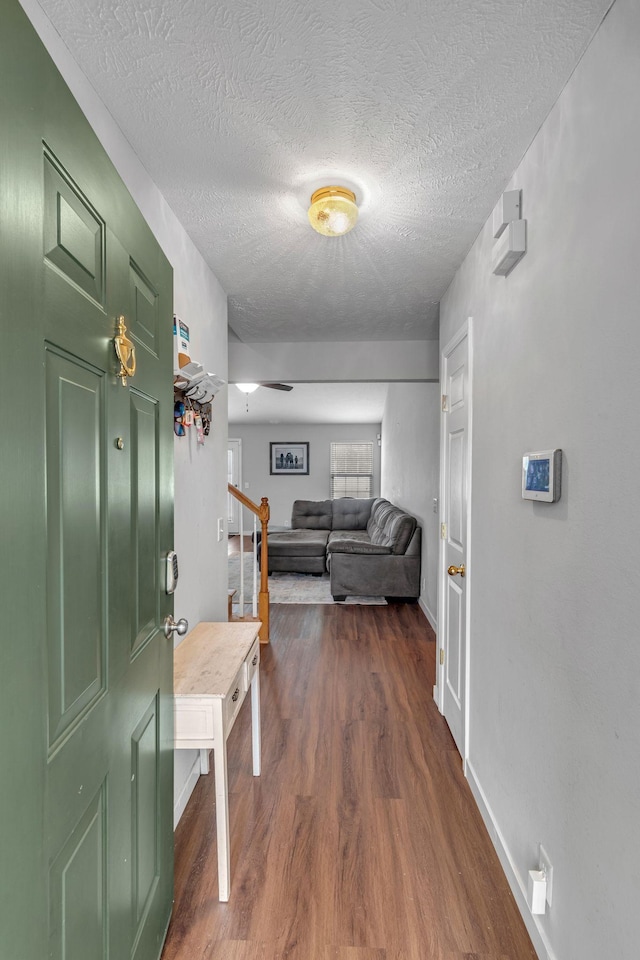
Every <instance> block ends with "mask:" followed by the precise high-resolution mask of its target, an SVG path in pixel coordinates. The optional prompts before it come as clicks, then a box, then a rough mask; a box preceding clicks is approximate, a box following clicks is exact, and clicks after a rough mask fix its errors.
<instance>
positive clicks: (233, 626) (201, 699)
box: [173, 621, 261, 901]
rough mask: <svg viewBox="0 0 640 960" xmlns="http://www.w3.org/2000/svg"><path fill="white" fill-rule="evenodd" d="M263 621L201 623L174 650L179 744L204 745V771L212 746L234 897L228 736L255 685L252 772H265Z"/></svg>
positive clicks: (226, 870) (224, 885)
mask: <svg viewBox="0 0 640 960" xmlns="http://www.w3.org/2000/svg"><path fill="white" fill-rule="evenodd" d="M260 627H261V624H260V623H259V622H257V621H253V622H250V623H199V624H198V625H197V626H196V627H195V628H194V629H193V630H192V631H191V633H189V634H188V635H187V636H186V637H185V639H184V640H183V641H182V643H181V644H179V646H177V647H176V649H175V651H174V654H173V676H174V680H173V693H174V721H175V734H174V740H175V747H176V750H181V749H182V750H187V749H188V750H199V751H200V770H201V773H208V772H209V750H210V749H213V765H214V774H215V788H216V833H217V838H218V887H219V898H220V900H223V901H226V900H228V899H229V888H230V886H231V869H230V862H229V860H230V853H229V796H228V783H227V738H228V736H229V734H230V732H231V729H232V727H233V724H234V722H235V719H236V717H237V716H238V713H239V711H240V707H241V706H242V704H243V702H244V698H245V696H246V694H247V691H248V690H249V687H250V688H251V742H252V752H253V775H254V777H258V776H260V641H259V639H258V631H259V629H260Z"/></svg>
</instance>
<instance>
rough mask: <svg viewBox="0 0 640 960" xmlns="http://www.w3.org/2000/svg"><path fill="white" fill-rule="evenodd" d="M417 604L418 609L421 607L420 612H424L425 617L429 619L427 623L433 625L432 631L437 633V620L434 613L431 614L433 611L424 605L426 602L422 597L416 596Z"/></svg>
mask: <svg viewBox="0 0 640 960" xmlns="http://www.w3.org/2000/svg"><path fill="white" fill-rule="evenodd" d="M418 606H419V607H420V609H421V610H422V612H423V613H424V615H425V617H426V618H427V620H428V621H429V623H430V624H431V626H432V627H433V630H434V633H436V634H437V633H438V621H437V620H436V618H435V617H434V615H433V613H432V612H431V610H429V607H428V606H427V605H426V603H425V602H424V600H423V599H422V597H418Z"/></svg>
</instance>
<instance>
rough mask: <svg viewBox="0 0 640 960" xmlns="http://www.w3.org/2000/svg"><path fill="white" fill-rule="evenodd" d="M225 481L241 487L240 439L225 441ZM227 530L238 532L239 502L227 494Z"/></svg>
mask: <svg viewBox="0 0 640 960" xmlns="http://www.w3.org/2000/svg"><path fill="white" fill-rule="evenodd" d="M227 482H228V483H230V484H232V485H233V486H234V487H237V488H238V490H240V489H241V488H242V440H228V441H227ZM227 514H228V516H227V530H228V532H229V533H230V534H231V533H240V504H239V503H238V501H237V500H236V499H235V497H232V496H231V494H230V493H228V494H227Z"/></svg>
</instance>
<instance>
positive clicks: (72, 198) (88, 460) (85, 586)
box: [0, 0, 173, 960]
mask: <svg viewBox="0 0 640 960" xmlns="http://www.w3.org/2000/svg"><path fill="white" fill-rule="evenodd" d="M2 7H3V12H2V30H1V31H0V98H1V99H0V284H1V288H0V317H1V331H0V332H1V334H2V346H1V347H0V362H1V364H2V367H1V372H2V379H1V382H0V389H1V391H2V417H1V418H0V419H1V420H2V426H1V427H0V430H1V437H2V448H1V458H0V483H1V486H0V489H1V492H2V498H3V502H2V549H3V558H2V571H1V572H2V578H1V582H2V607H3V609H2V620H3V624H4V626H3V628H2V634H1V637H0V650H1V656H2V660H1V662H0V730H1V733H2V753H1V757H0V759H1V761H2V762H1V766H0V785H1V789H0V837H1V844H0V956H1V957H2V958H3V960H5V958H6V960H44V958H51V960H106V958H109V960H125V958H127V960H128V958H133V960H154V958H157V957H158V956H159V954H160V950H161V946H162V942H163V938H164V933H165V931H166V927H167V924H168V920H169V914H170V910H171V899H172V873H173V862H172V846H173V844H172V840H173V838H172V793H173V791H172V779H173V761H172V703H171V668H172V643H171V641H169V640H167V639H166V638H165V637H164V634H163V632H162V623H163V620H164V617H165V616H166V615H167V614H168V613H170V612H171V609H172V608H171V598H170V597H168V596H167V595H166V594H165V592H164V589H163V586H164V558H165V557H166V554H167V551H168V550H170V549H171V548H172V545H173V544H172V536H173V525H172V524H173V515H172V492H173V491H172V437H173V434H172V430H171V423H172V416H171V406H172V387H171V330H172V326H171V314H172V309H171V302H172V274H171V268H170V266H169V264H168V263H167V261H166V259H165V257H164V256H163V254H162V252H161V251H160V249H159V247H158V245H157V243H156V242H155V240H154V238H153V236H152V234H151V232H150V230H149V228H148V227H147V225H146V224H145V222H144V220H143V219H142V217H141V215H140V213H139V211H138V210H137V209H136V207H135V206H134V204H133V202H132V200H131V198H130V196H129V195H128V193H127V191H126V189H125V188H124V186H123V184H122V182H121V181H120V180H119V178H118V176H117V174H116V173H115V170H114V169H113V167H112V165H111V163H110V162H109V160H108V158H107V157H106V154H105V153H104V151H103V150H102V148H101V147H100V145H99V143H98V141H97V139H96V138H95V136H94V135H93V133H92V131H91V129H90V128H89V125H88V124H87V122H86V120H85V119H84V117H83V116H82V114H81V112H80V110H79V108H78V106H77V105H76V103H75V101H74V100H73V98H72V97H71V95H70V93H69V91H68V90H67V88H66V87H65V85H64V83H63V82H62V80H61V78H60V76H59V75H58V73H57V71H56V70H55V68H54V66H53V64H52V63H51V61H50V59H49V57H48V55H47V54H46V52H45V51H44V49H43V48H42V46H41V44H40V43H39V41H38V39H37V37H36V36H35V33H34V32H33V30H32V28H31V26H30V25H29V23H28V21H27V20H26V18H25V16H24V14H23V13H22V10H21V8H20V7H19V4H18V3H17V0H3V4H2ZM120 316H122V317H124V318H125V323H126V326H127V330H128V331H129V337H130V338H131V340H132V342H133V343H134V345H135V352H136V360H137V368H136V372H135V375H134V376H133V377H132V378H130V379H128V380H127V383H126V386H123V385H122V384H121V382H120V381H119V380H118V379H117V376H116V373H117V369H118V364H117V361H116V355H115V349H114V336H115V334H116V328H117V320H118V318H119V317H120Z"/></svg>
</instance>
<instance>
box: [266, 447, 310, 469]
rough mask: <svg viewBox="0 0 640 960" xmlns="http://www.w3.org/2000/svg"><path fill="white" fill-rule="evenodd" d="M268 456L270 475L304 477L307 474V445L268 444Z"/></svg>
mask: <svg viewBox="0 0 640 960" xmlns="http://www.w3.org/2000/svg"><path fill="white" fill-rule="evenodd" d="M269 456H270V466H271V471H270V472H271V473H272V474H282V475H283V476H284V475H285V474H286V475H287V476H290V475H291V474H299V475H300V476H304V475H305V474H308V473H309V444H308V443H297V442H296V443H270V444H269Z"/></svg>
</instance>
